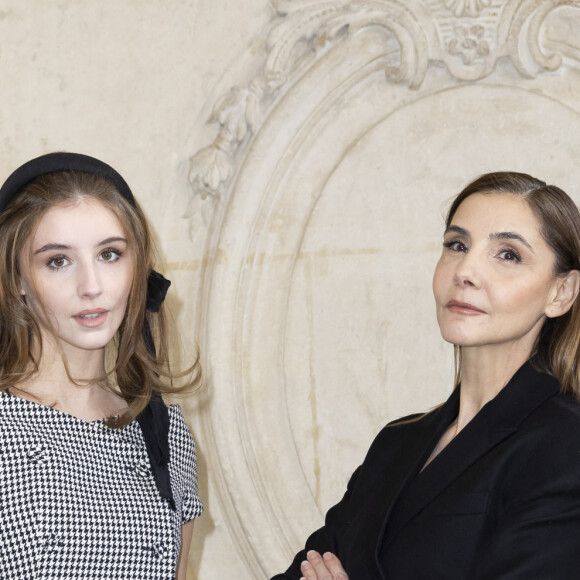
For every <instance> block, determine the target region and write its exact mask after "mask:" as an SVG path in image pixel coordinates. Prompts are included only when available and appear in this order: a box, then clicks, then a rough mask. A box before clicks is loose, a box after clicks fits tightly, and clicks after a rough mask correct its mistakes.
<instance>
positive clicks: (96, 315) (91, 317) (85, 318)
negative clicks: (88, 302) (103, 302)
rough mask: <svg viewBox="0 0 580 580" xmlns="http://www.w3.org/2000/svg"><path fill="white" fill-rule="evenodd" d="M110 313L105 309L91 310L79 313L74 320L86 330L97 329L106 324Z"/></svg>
mask: <svg viewBox="0 0 580 580" xmlns="http://www.w3.org/2000/svg"><path fill="white" fill-rule="evenodd" d="M108 313H109V311H108V310H105V309H104V308H91V309H87V310H82V311H81V312H77V313H76V314H75V315H74V316H73V318H74V319H75V320H76V321H77V322H78V323H79V324H80V325H81V326H83V327H84V328H97V327H99V326H101V325H102V324H104V323H105V321H106V320H107V315H108Z"/></svg>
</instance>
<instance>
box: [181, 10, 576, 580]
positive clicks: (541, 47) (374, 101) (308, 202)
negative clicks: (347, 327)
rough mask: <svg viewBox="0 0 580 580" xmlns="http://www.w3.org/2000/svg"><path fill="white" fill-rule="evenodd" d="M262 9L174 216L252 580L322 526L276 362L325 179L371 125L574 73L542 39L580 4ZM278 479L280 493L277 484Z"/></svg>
mask: <svg viewBox="0 0 580 580" xmlns="http://www.w3.org/2000/svg"><path fill="white" fill-rule="evenodd" d="M271 2H272V4H273V5H274V7H275V9H276V11H277V15H276V17H275V19H274V20H273V22H272V23H271V26H270V28H269V34H268V36H267V40H266V42H265V43H263V44H262V45H261V47H260V48H259V49H256V46H253V47H252V51H253V53H254V58H255V59H256V60H258V61H259V66H258V67H256V68H254V69H252V70H253V72H252V73H251V75H248V76H249V78H248V80H247V82H241V83H240V84H239V85H237V86H235V87H233V88H231V89H230V90H229V91H227V92H226V93H225V94H224V95H223V96H221V97H220V98H219V99H217V100H216V102H215V105H214V106H213V113H212V115H211V117H210V122H212V123H215V124H216V125H217V135H216V137H215V139H214V140H213V142H212V143H211V144H210V145H208V146H207V147H204V148H203V149H201V150H199V151H198V152H197V153H195V154H194V155H193V156H192V157H191V159H190V172H189V182H190V184H191V198H190V205H189V208H188V211H187V214H186V216H185V217H187V218H188V219H191V220H192V223H193V220H197V223H196V226H197V225H200V220H202V221H203V222H204V223H205V225H206V226H207V231H205V232H202V234H203V235H205V239H204V241H205V244H206V246H205V248H204V250H203V251H204V254H203V260H202V263H203V265H202V271H201V274H200V278H201V288H200V291H199V294H198V296H199V298H198V299H199V308H198V310H197V316H198V320H197V323H196V324H195V327H196V329H198V332H199V343H200V347H201V350H202V353H203V357H204V368H205V369H206V372H207V376H208V384H209V387H208V397H210V398H212V401H211V403H212V404H211V405H208V407H207V412H206V413H204V414H203V416H202V421H203V432H204V438H203V445H204V450H205V454H206V456H207V457H208V458H209V463H210V465H209V472H210V475H211V479H212V487H213V491H214V493H215V496H216V498H217V502H216V503H218V504H219V506H220V514H221V515H222V517H223V520H224V521H225V523H226V526H227V529H228V531H229V533H230V535H231V538H232V543H233V545H234V546H235V549H236V552H237V553H238V554H239V556H240V559H241V560H242V561H243V562H244V565H245V567H246V568H247V570H248V571H249V572H250V574H251V577H252V578H263V577H265V576H267V574H268V572H269V571H271V570H272V569H275V568H276V567H277V565H278V564H277V563H276V566H274V565H273V563H272V562H273V560H274V559H275V558H274V556H276V557H278V558H281V556H284V559H283V561H286V560H285V558H286V557H290V555H291V554H292V553H293V549H294V548H295V547H296V546H297V545H298V540H300V541H301V540H302V539H303V537H302V536H303V533H304V529H303V528H302V527H304V528H307V527H312V528H314V526H315V525H317V524H319V520H321V519H322V516H321V514H320V512H319V510H320V507H321V506H320V504H319V503H318V502H317V500H318V499H319V498H318V497H313V496H312V494H310V491H311V488H310V487H309V486H308V482H307V480H306V478H305V477H304V473H303V467H302V465H301V463H300V457H299V456H298V453H297V452H296V451H297V449H296V448H295V447H294V445H295V440H294V439H293V436H294V432H293V431H292V424H291V422H290V420H289V416H288V409H287V408H286V406H285V405H286V400H285V396H286V391H285V389H286V386H287V384H286V375H285V374H284V372H285V367H284V364H285V363H284V358H283V357H284V348H285V346H286V344H285V342H284V336H285V332H286V326H287V319H286V310H285V309H286V308H287V306H288V304H289V291H290V290H289V289H290V288H291V285H292V283H293V275H294V274H293V268H294V266H295V263H296V262H297V261H298V256H299V254H300V252H301V243H302V240H303V234H304V232H305V231H306V229H307V227H308V220H309V216H310V215H312V212H313V211H314V210H313V208H314V207H315V206H316V204H317V201H318V198H317V196H319V195H320V193H321V192H322V191H323V190H324V187H325V184H326V181H327V180H328V179H329V178H330V176H331V175H332V174H333V171H334V170H335V168H336V167H337V166H338V165H339V164H340V160H341V159H343V158H344V156H345V155H346V152H347V151H352V150H356V146H357V145H358V144H359V143H360V142H362V140H363V138H364V136H365V135H366V134H367V133H369V132H371V131H372V129H373V127H375V125H376V124H377V123H379V122H381V120H384V119H385V118H386V117H387V116H389V115H391V114H392V113H394V112H397V113H399V112H401V111H404V110H405V108H406V107H412V106H414V105H415V104H418V105H419V107H420V105H421V103H420V101H421V100H422V99H424V98H425V100H428V99H429V98H433V97H437V96H441V95H442V96H441V99H442V101H443V100H444V99H445V98H446V97H447V95H449V97H450V98H451V99H453V97H454V95H455V96H457V93H458V92H460V93H461V95H464V94H465V93H468V98H467V102H468V103H477V99H478V98H479V96H480V94H481V93H480V92H478V88H479V87H476V86H466V85H475V84H476V83H477V82H478V81H480V80H481V79H485V78H486V77H490V75H493V74H494V73H497V74H496V76H491V77H490V79H488V81H489V82H488V83H487V84H489V85H490V87H491V86H492V85H493V90H495V89H496V88H497V87H501V88H500V89H499V90H503V87H505V86H507V85H513V86H515V87H518V89H517V90H522V92H525V91H527V90H528V89H529V88H531V87H526V86H525V85H526V84H528V80H527V79H528V78H531V79H534V78H535V77H538V76H540V75H541V74H543V73H546V72H549V71H554V70H557V69H558V67H561V66H562V64H563V63H572V64H575V63H577V62H578V63H580V42H577V41H574V42H571V41H570V36H571V35H572V34H573V32H570V31H568V32H567V30H572V31H573V30H574V28H572V29H567V28H566V27H563V26H562V24H561V22H558V23H556V24H557V25H554V26H550V27H549V29H548V28H547V27H546V26H545V23H546V21H547V18H548V16H549V15H550V14H551V12H552V11H554V10H555V9H556V8H558V7H560V6H567V7H571V10H572V11H573V18H572V20H573V21H574V23H576V24H577V23H580V10H578V8H580V3H579V1H578V0H577V1H574V2H558V1H552V0H544V1H542V0H503V1H500V0H489V1H487V2H486V1H480V2H474V1H469V2H468V1H466V2H451V1H450V0H422V1H421V0H364V1H363V0H354V1H350V2H347V1H345V0H333V1H328V0H326V1H323V0H284V1H282V0H278V1H275V0H271ZM458 14H459V15H458ZM569 16H570V15H568V14H567V15H566V18H568V17H569ZM576 24H574V25H575V26H576ZM579 26H580V25H579ZM548 32H549V34H548ZM566 35H568V36H566ZM256 50H258V52H257V53H256ZM500 59H503V63H502V66H500V67H496V65H497V63H498V61H499V60H500ZM254 63H255V61H254ZM510 63H511V66H509V64H510ZM506 64H507V65H508V66H505V65H506ZM443 65H445V66H443ZM496 68H497V70H496ZM255 71H258V72H257V73H256V72H255ZM565 72H566V69H562V74H561V75H554V79H553V80H554V84H556V82H557V81H558V80H561V79H562V77H564V76H565V75H564V73H565ZM574 78H575V79H576V80H575V81H574V82H578V77H577V76H576V77H574ZM383 79H386V80H383ZM551 80H552V79H551V77H550V76H548V75H546V76H545V77H544V78H539V79H538V82H537V83H535V86H534V89H535V90H538V91H540V92H541V88H542V87H543V88H545V87H546V86H547V84H550V83H551ZM496 81H497V82H496ZM544 81H547V84H546V83H545V82H544ZM486 82H487V81H486ZM530 84H534V83H530ZM564 85H565V82H564V83H563V84H562V85H558V87H559V89H561V88H562V87H563V86H564ZM226 86H228V85H226ZM490 87H487V89H490ZM522 87H524V88H523V89H522ZM539 87H540V88H539ZM484 90H485V89H484ZM556 92H557V91H556ZM548 100H549V99H548ZM515 102H516V105H514V108H517V101H515ZM451 110H452V107H451V106H450V107H449V109H448V111H447V112H449V111H451ZM470 114H471V113H470ZM442 115H443V113H442ZM394 116H395V115H394ZM424 120H425V119H422V120H421V121H418V122H417V129H418V132H420V131H421V130H422V129H423V128H422V127H419V123H422V122H423V121H424ZM469 121H470V122H471V118H470V119H469ZM399 139H401V136H400V135H399ZM313 144H314V145H313ZM321 151H322V152H323V154H322V155H320V153H321ZM200 246H201V245H198V246H197V247H198V248H199V247H200ZM292 370H294V368H293V369H292ZM297 370H300V371H302V370H303V369H297ZM305 375H307V372H305ZM307 382H308V376H306V377H305V383H307ZM213 385H215V388H213ZM288 392H290V390H289V391H288ZM313 405H315V403H313ZM317 421H318V419H316V418H314V419H313V423H316V422H317ZM316 453H318V452H316ZM281 469H285V470H288V472H289V477H288V481H289V482H291V483H289V484H288V485H281V486H276V485H275V484H274V483H273V480H275V479H276V476H277V475H278V473H279V471H278V470H281ZM280 473H281V472H280ZM292 494H294V495H292ZM309 494H310V495H309ZM297 498H299V500H298V501H299V505H295V503H298V501H297V502H295V500H297ZM309 502H310V503H309ZM290 512H291V513H290ZM308 518H310V519H308ZM311 524H312V525H311Z"/></svg>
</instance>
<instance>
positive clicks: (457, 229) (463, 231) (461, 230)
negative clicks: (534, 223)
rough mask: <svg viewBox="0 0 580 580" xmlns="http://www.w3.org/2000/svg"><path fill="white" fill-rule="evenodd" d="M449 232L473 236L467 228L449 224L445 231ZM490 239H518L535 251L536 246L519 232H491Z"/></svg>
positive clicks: (467, 236) (468, 236)
mask: <svg viewBox="0 0 580 580" xmlns="http://www.w3.org/2000/svg"><path fill="white" fill-rule="evenodd" d="M448 232H455V233H456V234H459V235H460V236H465V237H466V238H470V237H471V236H470V235H469V232H468V231H467V230H466V229H464V228H461V227H459V226H449V227H448V228H447V229H446V230H445V233H448ZM489 239H490V240H517V241H518V242H521V243H522V244H523V245H524V246H526V248H528V249H529V250H530V251H531V252H533V251H534V248H532V245H531V244H530V243H529V242H528V241H527V240H526V238H524V237H523V236H521V235H520V234H517V233H516V232H497V233H495V234H489Z"/></svg>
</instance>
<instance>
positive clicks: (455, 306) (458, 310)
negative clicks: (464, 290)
mask: <svg viewBox="0 0 580 580" xmlns="http://www.w3.org/2000/svg"><path fill="white" fill-rule="evenodd" d="M445 308H447V310H449V311H451V312H454V313H455V314H462V315H463V316H480V315H481V314H487V313H486V312H485V310H481V308H477V306H474V305H473V304H469V303H468V302H459V301H458V300H450V301H449V302H448V303H447V304H446V305H445Z"/></svg>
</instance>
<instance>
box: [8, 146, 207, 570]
mask: <svg viewBox="0 0 580 580" xmlns="http://www.w3.org/2000/svg"><path fill="white" fill-rule="evenodd" d="M0 272H1V276H0V345H1V348H0V504H1V508H0V545H1V546H2V549H1V550H0V577H1V578H10V579H14V580H19V579H22V580H24V579H33V578H54V579H56V578H58V579H62V578H83V579H85V580H86V579H89V578H91V579H92V578H95V579H96V578H99V579H101V578H102V579H107V580H110V579H111V578H115V579H124V578H126V579H137V578H139V579H145V578H147V579H151V580H153V579H155V580H159V579H166V580H173V579H175V578H178V579H180V580H181V579H184V578H185V574H186V564H187V554H188V551H189V545H190V542H191V534H192V530H193V520H194V518H195V517H196V516H198V515H199V514H200V513H201V511H202V509H203V507H202V504H201V501H200V499H199V497H198V494H197V471H196V456H195V448H194V444H193V440H192V438H191V435H190V433H189V431H188V428H187V426H186V424H185V421H184V418H183V416H182V414H181V411H180V410H179V407H178V406H174V405H172V406H170V407H166V406H165V405H164V403H163V401H162V399H161V394H162V393H170V392H175V391H177V390H179V389H178V388H177V387H174V386H172V383H171V373H170V372H169V368H168V359H167V336H166V328H165V323H164V317H163V305H162V302H163V299H164V297H165V293H166V291H167V288H168V286H169V282H168V281H167V280H165V279H164V278H163V277H162V276H161V275H160V274H158V273H156V272H155V271H154V270H153V248H152V243H151V237H150V234H149V229H148V225H147V221H146V219H145V217H144V215H143V212H142V211H141V209H140V208H139V206H138V205H137V203H136V201H135V199H134V198H133V195H132V193H131V190H130V189H129V187H128V185H127V184H126V182H125V181H124V180H123V178H122V177H121V176H120V175H119V174H118V173H117V172H116V171H115V170H114V169H112V168H111V167H110V166H108V165H106V164H105V163H103V162H101V161H99V160H97V159H94V158H92V157H88V156H85V155H79V154H74V153H53V154H49V155H44V156H42V157H38V158H36V159H33V160H32V161H29V162H28V163H26V164H24V165H23V166H22V167H20V168H19V169H17V170H16V171H15V172H14V173H13V174H12V175H11V176H10V177H9V178H8V180H7V181H6V182H5V183H4V185H3V186H2V189H1V190H0ZM156 351H157V352H156ZM192 370H193V375H192V376H194V379H193V380H192V381H191V382H193V383H195V382H197V380H198V379H199V369H198V365H197V363H196V364H195V365H194V367H193V369H192Z"/></svg>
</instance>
